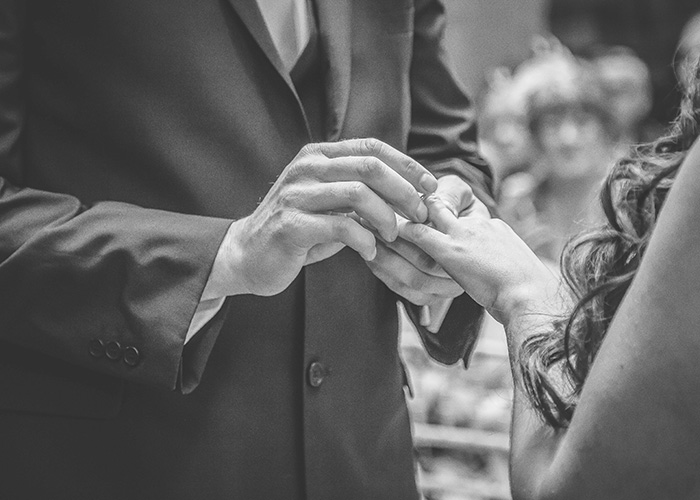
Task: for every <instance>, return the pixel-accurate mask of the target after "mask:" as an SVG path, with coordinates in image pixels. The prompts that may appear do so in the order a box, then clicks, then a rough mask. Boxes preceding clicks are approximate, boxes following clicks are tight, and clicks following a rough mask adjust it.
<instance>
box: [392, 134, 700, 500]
mask: <svg viewBox="0 0 700 500" xmlns="http://www.w3.org/2000/svg"><path fill="white" fill-rule="evenodd" d="M698 193H700V149H699V147H698V146H697V145H696V146H694V148H693V149H692V150H691V152H690V153H689V156H688V157H687V159H686V161H685V163H684V165H683V167H682V169H681V172H680V174H679V176H678V178H677V181H676V182H675V185H674V188H673V189H672V191H671V194H670V195H669V198H668V200H667V202H666V205H665V208H664V209H663V212H662V214H661V215H660V217H659V221H658V224H657V228H656V230H655V233H654V235H653V237H652V240H651V243H650V245H649V248H648V251H647V253H646V256H645V259H644V261H643V263H642V264H641V266H640V268H639V271H638V274H637V276H636V278H635V280H634V282H633V284H632V286H631V287H630V289H629V291H628V294H627V296H626V297H625V299H624V300H623V302H622V304H621V306H620V308H619V310H618V311H617V314H616V317H615V319H614V320H613V322H612V324H611V326H610V329H609V331H608V333H607V336H606V339H605V341H604V342H603V345H602V347H601V349H600V351H599V353H598V356H597V359H596V361H595V363H594V364H593V367H592V369H591V371H590V375H589V376H588V379H587V380H586V383H585V385H584V389H583V392H582V395H581V398H580V400H579V402H578V406H577V410H576V413H575V414H574V417H573V419H572V421H571V425H570V427H569V428H568V430H562V431H554V430H553V429H551V428H550V427H548V426H546V425H545V424H544V423H543V422H542V420H541V419H540V418H539V417H538V415H537V414H536V413H535V411H534V409H533V408H532V406H531V405H530V403H529V401H528V400H527V398H526V396H525V394H524V393H523V392H521V390H520V389H519V388H518V384H516V391H515V402H514V412H513V424H512V442H511V448H512V451H511V457H512V460H511V462H512V463H511V472H512V487H513V495H514V498H515V499H529V498H533V499H540V498H547V499H550V498H551V499H555V498H556V499H562V498H563V499H577V498H587V499H588V498H595V499H606V498H609V499H615V500H624V499H644V498H653V499H660V498H669V499H671V498H672V499H683V498H695V497H697V496H698V494H699V493H700V478H699V477H698V472H697V471H698V466H699V465H700V439H699V438H700V398H698V395H699V394H700V365H699V364H698V359H700V287H699V286H698V285H697V281H698V280H697V276H699V275H700V251H698V249H699V248H700V219H699V218H698V216H700V197H699V196H698ZM431 209H432V215H435V214H436V213H437V214H438V216H439V217H442V218H443V219H444V220H443V221H442V222H441V223H439V224H436V225H437V226H438V228H439V229H440V230H442V231H444V232H446V233H447V234H445V235H440V234H439V233H438V232H437V231H434V230H431V229H430V228H427V227H426V228H422V227H419V226H410V227H409V226H406V227H404V228H403V229H402V235H403V236H404V237H407V238H409V239H411V240H412V241H414V242H415V243H417V244H418V245H419V246H421V247H423V248H424V249H425V250H426V251H427V252H428V253H430V254H431V255H432V256H433V257H434V258H435V259H436V260H437V261H438V263H440V264H441V265H443V267H445V269H446V270H447V271H448V272H449V273H451V274H452V275H453V277H455V279H457V281H458V282H460V284H462V285H463V286H464V287H465V289H466V290H467V291H468V292H469V293H470V294H472V296H473V297H474V298H475V299H476V300H477V301H480V302H481V303H482V304H483V305H484V306H485V307H486V308H487V309H488V310H489V311H490V312H492V314H493V315H494V316H495V317H496V318H497V319H499V320H500V321H502V322H503V323H504V325H505V326H506V331H507V334H508V341H509V346H510V353H511V359H514V360H516V359H517V356H518V349H519V347H520V346H521V345H522V342H523V340H524V339H525V338H526V337H527V336H529V335H530V334H532V333H537V332H540V331H542V328H543V327H544V325H545V324H546V323H547V321H548V319H551V314H552V313H554V314H557V313H558V312H560V311H563V310H565V309H566V307H565V304H564V302H563V301H564V299H558V298H557V297H556V293H555V292H554V290H556V281H555V280H554V279H553V278H552V277H549V278H548V277H547V273H546V272H545V271H544V270H543V269H541V268H539V267H538V264H537V263H536V258H534V256H533V255H531V254H529V253H528V251H527V250H526V249H525V248H523V246H521V242H520V240H519V239H518V238H517V237H515V236H514V235H513V234H512V232H510V231H509V229H507V228H506V227H505V225H504V224H503V223H501V222H499V221H493V222H491V221H487V222H475V223H476V224H479V227H475V226H472V227H465V223H460V224H457V223H456V219H455V220H454V221H450V220H449V219H448V217H449V215H448V214H447V213H444V212H443V211H441V210H439V207H438V208H437V209H436V207H435V205H432V206H431ZM513 366H516V364H515V363H513ZM514 374H515V376H516V377H518V376H519V375H518V373H517V370H514Z"/></svg>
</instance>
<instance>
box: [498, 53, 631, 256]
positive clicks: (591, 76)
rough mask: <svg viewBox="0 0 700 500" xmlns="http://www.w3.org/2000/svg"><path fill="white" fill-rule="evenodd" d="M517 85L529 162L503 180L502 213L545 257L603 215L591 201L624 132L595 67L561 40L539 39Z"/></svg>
mask: <svg viewBox="0 0 700 500" xmlns="http://www.w3.org/2000/svg"><path fill="white" fill-rule="evenodd" d="M510 85H511V87H512V88H514V89H517V90H516V91H517V92H518V93H519V94H522V95H523V96H524V102H525V113H526V120H527V127H528V133H529V137H530V138H531V139H530V140H531V142H532V144H533V154H532V155H531V157H530V165H529V166H528V168H527V169H526V170H525V171H523V172H522V173H519V174H516V175H512V176H510V177H508V178H506V179H504V180H503V182H502V185H501V189H500V199H499V201H500V207H501V216H502V217H503V218H504V220H506V221H508V222H509V223H510V224H512V225H513V226H514V228H515V229H516V231H517V232H518V233H519V234H520V235H521V236H522V237H523V238H524V239H525V240H526V241H527V242H528V243H529V244H530V245H531V246H532V247H533V248H534V249H535V252H536V253H537V254H538V255H540V256H542V257H543V258H546V259H549V260H552V261H553V260H555V259H556V258H557V256H558V255H559V253H560V252H561V249H562V248H563V245H564V243H565V242H566V240H567V239H568V238H569V237H570V236H571V235H572V234H574V233H575V232H577V231H578V230H580V229H581V228H583V227H586V225H587V224H590V223H591V222H593V221H596V220H597V219H598V218H599V217H600V215H601V214H600V213H599V211H598V210H597V209H596V207H595V205H594V203H593V201H594V198H595V192H596V191H597V189H598V187H599V184H600V182H601V181H602V179H603V177H604V176H605V174H606V172H607V169H608V168H609V166H610V165H611V163H612V160H613V158H614V157H615V155H616V154H617V153H618V152H619V150H618V145H619V138H620V131H619V128H618V125H617V123H616V121H615V120H614V118H613V114H612V112H613V109H612V104H611V100H610V98H609V96H608V95H607V94H606V92H605V88H604V84H603V81H602V79H601V78H600V75H599V74H598V72H597V71H596V68H595V67H594V66H593V65H591V64H589V63H587V62H585V61H581V60H579V59H577V58H575V57H574V56H573V55H572V54H571V53H570V52H568V50H566V49H565V48H564V47H562V46H561V45H560V44H559V43H558V42H557V41H556V40H549V41H544V40H539V41H538V42H537V45H536V51H535V55H534V56H533V57H532V58H531V59H529V60H527V61H525V62H523V63H522V64H521V65H520V66H518V68H517V69H516V71H515V73H514V75H513V78H512V81H511V83H510Z"/></svg>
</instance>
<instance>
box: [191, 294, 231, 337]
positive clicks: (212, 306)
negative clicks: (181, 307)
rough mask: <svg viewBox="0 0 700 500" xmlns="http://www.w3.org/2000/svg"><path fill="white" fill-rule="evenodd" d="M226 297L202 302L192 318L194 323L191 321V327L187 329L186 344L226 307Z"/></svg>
mask: <svg viewBox="0 0 700 500" xmlns="http://www.w3.org/2000/svg"><path fill="white" fill-rule="evenodd" d="M225 300H226V297H218V298H215V299H209V300H202V301H201V302H200V303H199V305H197V309H196V310H195V312H194V316H192V321H190V327H189V328H188V329H187V335H186V336H185V344H187V342H189V341H190V339H191V338H192V337H194V336H195V334H196V333H197V332H199V331H200V330H201V329H202V328H204V325H206V324H207V323H208V322H209V321H210V320H211V319H212V318H213V317H214V316H216V313H218V312H219V311H220V310H221V308H222V307H223V305H224V301H225Z"/></svg>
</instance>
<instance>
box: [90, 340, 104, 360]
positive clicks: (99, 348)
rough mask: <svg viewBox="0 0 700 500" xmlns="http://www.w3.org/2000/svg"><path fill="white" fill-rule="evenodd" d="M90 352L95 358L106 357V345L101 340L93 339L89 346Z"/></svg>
mask: <svg viewBox="0 0 700 500" xmlns="http://www.w3.org/2000/svg"><path fill="white" fill-rule="evenodd" d="M88 350H89V351H90V356H92V357H93V358H101V357H102V356H104V355H105V343H104V342H102V341H101V340H100V339H92V340H91V341H90V343H89V344H88Z"/></svg>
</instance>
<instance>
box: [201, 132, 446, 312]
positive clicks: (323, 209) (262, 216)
mask: <svg viewBox="0 0 700 500" xmlns="http://www.w3.org/2000/svg"><path fill="white" fill-rule="evenodd" d="M436 189H437V181H436V179H435V178H434V177H433V176H432V174H431V173H430V172H428V170H426V169H425V168H424V167H422V166H421V165H420V164H419V163H418V162H416V161H415V160H413V159H411V158H410V157H408V156H406V155H404V154H403V153H401V152H399V151H397V150H396V149H394V148H392V147H391V146H389V145H387V144H385V143H383V142H381V141H378V140H375V139H353V140H348V141H341V142H336V143H320V144H309V145H307V146H306V147H304V148H303V149H302V150H301V151H300V152H299V154H298V155H297V156H296V157H295V158H294V159H293V160H292V162H291V163H290V164H289V165H287V167H286V168H285V169H284V171H283V172H282V173H281V174H280V176H279V177H278V179H277V181H276V182H275V183H274V185H273V186H272V188H271V189H270V191H269V192H268V194H267V196H265V198H264V199H263V200H262V202H261V203H260V205H259V206H258V208H257V209H256V210H255V212H253V214H251V215H250V216H248V217H246V218H244V219H240V220H238V221H235V222H234V223H233V224H231V226H230V228H229V231H228V233H227V235H226V237H225V238H224V241H223V243H222V245H221V247H220V249H219V254H218V255H217V258H216V259H215V262H214V266H213V268H212V273H211V275H210V278H209V282H208V283H207V286H206V288H205V292H204V294H203V296H202V299H203V300H207V299H210V298H215V297H220V296H225V295H237V294H244V293H251V294H255V295H263V296H269V295H275V294H277V293H280V292H281V291H283V290H284V289H285V288H287V286H289V284H290V283H291V282H292V281H293V280H294V278H295V277H296V276H297V275H298V274H299V271H300V270H301V268H302V267H303V266H305V265H307V264H311V263H314V262H318V261H320V260H323V259H326V258H328V257H330V256H332V255H334V254H335V253H337V252H338V251H339V250H340V249H342V248H343V247H344V246H349V247H351V248H353V249H354V250H355V251H357V252H358V253H359V254H360V255H361V256H362V257H363V258H364V259H365V260H372V259H374V258H375V256H376V254H377V249H376V240H375V235H374V234H373V233H372V232H371V231H369V230H368V229H366V228H365V227H363V226H362V225H361V224H360V223H358V221H357V220H355V219H354V218H352V217H348V216H347V214H349V213H356V214H357V215H358V216H359V217H362V218H363V219H365V220H367V221H368V222H369V223H370V224H371V225H372V227H374V228H376V231H377V234H379V235H380V236H381V238H383V239H384V240H386V241H393V240H395V239H396V237H397V234H398V226H397V220H396V216H395V214H396V213H397V212H400V213H402V214H404V215H405V216H406V217H408V218H410V219H411V220H413V221H415V222H423V221H425V220H426V218H427V209H426V207H425V204H424V203H423V201H422V199H421V195H427V194H430V193H432V192H434V191H435V190H436Z"/></svg>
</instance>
